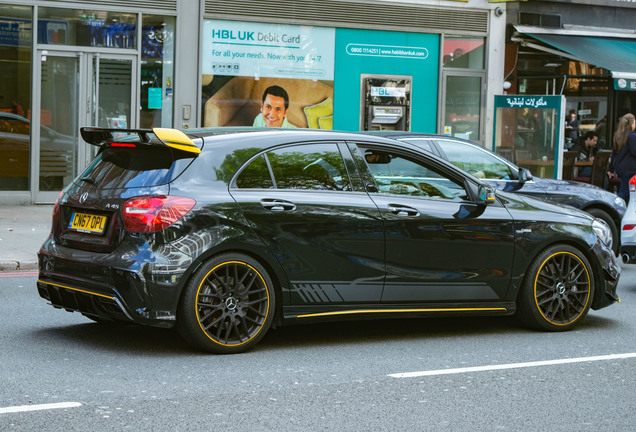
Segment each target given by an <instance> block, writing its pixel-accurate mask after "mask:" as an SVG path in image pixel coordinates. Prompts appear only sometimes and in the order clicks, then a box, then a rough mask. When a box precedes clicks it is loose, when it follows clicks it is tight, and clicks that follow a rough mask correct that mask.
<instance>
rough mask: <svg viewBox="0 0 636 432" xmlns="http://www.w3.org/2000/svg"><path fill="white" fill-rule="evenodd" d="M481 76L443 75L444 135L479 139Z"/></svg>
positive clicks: (473, 139)
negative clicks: (444, 89)
mask: <svg viewBox="0 0 636 432" xmlns="http://www.w3.org/2000/svg"><path fill="white" fill-rule="evenodd" d="M482 82H483V77H482V76H456V75H445V88H446V91H445V100H444V124H443V130H444V134H445V135H449V136H455V137H459V138H464V139H468V140H472V141H479V140H480V139H481V101H482Z"/></svg>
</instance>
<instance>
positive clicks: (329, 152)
mask: <svg viewBox="0 0 636 432" xmlns="http://www.w3.org/2000/svg"><path fill="white" fill-rule="evenodd" d="M268 164H269V167H271V174H270V168H269V167H268ZM272 174H273V175H272ZM236 186H237V187H239V188H259V189H271V188H276V189H300V190H333V191H349V190H351V184H350V182H349V175H348V173H347V169H346V168H345V164H344V161H343V159H342V156H341V155H340V150H338V145H337V144H336V143H320V144H302V145H294V146H288V147H283V148H279V149H276V150H272V151H269V152H267V153H266V154H264V155H261V156H259V157H257V158H256V159H254V160H253V161H251V162H250V164H249V165H248V166H246V167H245V168H244V169H243V170H242V171H241V173H240V174H239V176H238V177H237V179H236Z"/></svg>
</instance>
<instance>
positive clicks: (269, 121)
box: [252, 85, 296, 128]
mask: <svg viewBox="0 0 636 432" xmlns="http://www.w3.org/2000/svg"><path fill="white" fill-rule="evenodd" d="M288 108H289V96H288V95H287V92H286V91H285V89H284V88H282V87H279V86H277V85H274V86H270V87H268V88H267V89H265V92H264V93H263V101H262V102H261V113H260V114H259V115H257V116H256V118H255V119H254V124H253V125H252V126H254V127H284V128H295V127H296V126H294V125H293V124H291V123H290V122H289V121H288V120H287V109H288Z"/></svg>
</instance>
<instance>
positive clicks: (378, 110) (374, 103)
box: [360, 74, 412, 131]
mask: <svg viewBox="0 0 636 432" xmlns="http://www.w3.org/2000/svg"><path fill="white" fill-rule="evenodd" d="M360 81H361V84H360V87H361V88H360V99H361V100H360V106H361V107H363V109H362V113H361V115H360V130H363V131H370V130H398V131H409V130H411V82H412V77H411V76H406V75H370V74H363V75H361V80H360Z"/></svg>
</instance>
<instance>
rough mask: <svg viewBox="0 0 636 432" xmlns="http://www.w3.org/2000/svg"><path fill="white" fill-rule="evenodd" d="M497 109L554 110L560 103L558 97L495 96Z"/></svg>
mask: <svg viewBox="0 0 636 432" xmlns="http://www.w3.org/2000/svg"><path fill="white" fill-rule="evenodd" d="M495 103H496V105H497V107H498V108H499V107H502V108H543V109H554V108H559V106H560V103H561V97H560V96H518V95H508V96H495Z"/></svg>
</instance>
